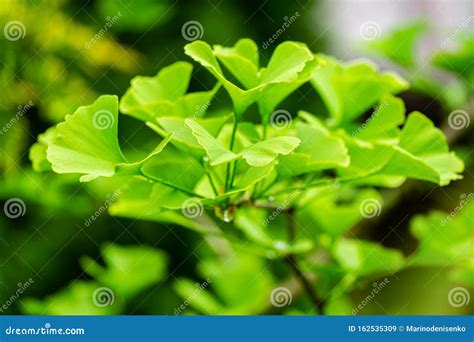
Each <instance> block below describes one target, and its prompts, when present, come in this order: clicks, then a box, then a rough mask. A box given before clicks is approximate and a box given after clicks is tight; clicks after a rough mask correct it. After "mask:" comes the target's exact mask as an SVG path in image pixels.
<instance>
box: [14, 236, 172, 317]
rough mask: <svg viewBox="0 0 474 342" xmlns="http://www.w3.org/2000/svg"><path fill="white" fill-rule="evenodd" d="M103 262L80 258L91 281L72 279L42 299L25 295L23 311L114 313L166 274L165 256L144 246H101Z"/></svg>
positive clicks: (43, 312)
mask: <svg viewBox="0 0 474 342" xmlns="http://www.w3.org/2000/svg"><path fill="white" fill-rule="evenodd" d="M101 255H102V258H103V259H104V262H105V266H102V265H100V264H98V263H97V262H96V261H95V260H93V259H91V258H89V257H83V258H82V259H81V265H82V268H83V270H84V273H85V274H87V275H90V276H91V277H93V278H94V280H91V281H84V280H76V281H74V282H73V283H71V284H70V285H69V286H68V287H66V288H64V289H62V290H61V291H59V292H57V293H55V294H53V295H51V296H49V297H47V298H45V299H43V300H38V299H33V298H25V299H24V300H22V306H23V311H24V312H25V313H28V314H33V315H72V314H74V315H118V314H121V313H124V312H125V308H126V305H127V303H129V302H130V301H131V300H132V299H133V298H134V297H136V296H137V295H139V294H140V293H141V292H142V291H144V290H145V289H147V288H149V287H150V286H151V285H153V284H156V283H157V282H159V281H160V280H162V279H163V278H165V276H166V272H167V257H166V255H165V254H164V253H163V252H162V251H160V250H157V249H155V248H151V247H145V246H140V247H139V246H119V245H115V244H106V245H104V246H103V247H102V253H101Z"/></svg>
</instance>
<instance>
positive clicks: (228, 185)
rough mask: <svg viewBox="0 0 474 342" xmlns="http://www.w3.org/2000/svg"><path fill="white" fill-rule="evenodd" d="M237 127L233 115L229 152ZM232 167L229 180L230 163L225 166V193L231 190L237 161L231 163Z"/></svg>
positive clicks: (232, 146)
mask: <svg viewBox="0 0 474 342" xmlns="http://www.w3.org/2000/svg"><path fill="white" fill-rule="evenodd" d="M237 125H238V120H237V115H236V114H234V124H233V126H232V134H231V136H230V146H229V149H230V150H231V151H232V150H233V149H234V143H235V135H236V133H237ZM232 167H233V171H232V178H231V170H230V168H231V163H228V164H227V169H226V176H225V192H227V191H228V190H229V189H230V188H232V183H233V181H234V177H235V172H236V167H237V161H234V162H233V163H232Z"/></svg>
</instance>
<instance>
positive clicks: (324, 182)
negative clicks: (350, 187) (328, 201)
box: [262, 169, 379, 196]
mask: <svg viewBox="0 0 474 342" xmlns="http://www.w3.org/2000/svg"><path fill="white" fill-rule="evenodd" d="M378 171H379V169H377V170H375V171H370V172H367V173H364V174H360V175H354V176H347V177H335V178H326V179H320V180H318V181H316V182H312V183H308V184H304V185H300V186H295V187H292V188H286V189H282V190H279V191H276V192H273V193H271V194H269V195H267V196H277V195H281V194H284V193H287V192H292V191H302V190H306V189H309V188H312V187H316V186H321V185H329V184H333V183H347V182H351V181H354V180H359V179H364V178H367V177H369V176H371V175H374V174H376V173H377V172H378ZM264 195H265V194H264V193H262V196H264Z"/></svg>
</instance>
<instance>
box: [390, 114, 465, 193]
mask: <svg viewBox="0 0 474 342" xmlns="http://www.w3.org/2000/svg"><path fill="white" fill-rule="evenodd" d="M393 149H394V151H395V153H394V155H393V157H392V158H391V159H390V162H389V163H388V164H387V165H386V166H385V167H384V168H383V170H382V171H381V172H382V173H387V174H397V173H398V174H401V175H405V176H408V177H412V178H417V179H422V180H428V181H432V182H435V183H438V184H440V185H446V184H449V183H450V182H451V181H452V180H456V179H460V178H462V176H461V175H460V173H461V172H462V171H463V170H464V165H463V163H462V161H461V160H460V159H459V158H458V157H457V156H456V155H455V154H454V152H449V147H448V144H447V142H446V138H445V137H444V135H443V133H442V132H441V131H440V130H439V129H438V128H436V127H435V126H434V125H433V123H432V122H431V121H430V120H429V119H428V118H427V117H426V116H424V115H423V114H421V113H418V112H414V113H412V114H410V116H409V117H408V119H407V121H406V123H405V126H404V127H403V130H402V133H401V137H400V142H399V144H398V145H396V146H394V147H393Z"/></svg>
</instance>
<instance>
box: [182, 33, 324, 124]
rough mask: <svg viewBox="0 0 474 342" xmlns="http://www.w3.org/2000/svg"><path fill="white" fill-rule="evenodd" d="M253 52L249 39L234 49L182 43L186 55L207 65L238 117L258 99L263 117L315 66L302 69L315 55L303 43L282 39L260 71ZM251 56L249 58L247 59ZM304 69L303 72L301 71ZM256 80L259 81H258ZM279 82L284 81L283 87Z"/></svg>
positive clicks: (306, 76)
mask: <svg viewBox="0 0 474 342" xmlns="http://www.w3.org/2000/svg"><path fill="white" fill-rule="evenodd" d="M255 51H256V50H255V48H251V47H250V45H249V43H248V42H246V43H245V42H244V43H240V44H236V46H234V47H233V48H223V47H221V46H216V47H215V51H213V50H212V48H211V47H210V46H209V45H208V44H206V43H204V42H202V41H195V42H192V43H190V44H188V45H186V46H185V53H186V54H187V55H189V56H190V57H191V58H193V59H194V60H195V61H197V62H199V63H200V64H201V65H202V66H204V67H205V68H207V69H208V70H209V71H210V72H211V73H212V74H213V75H214V76H215V77H216V78H217V79H218V80H219V81H220V82H222V84H223V85H224V88H226V90H227V91H228V93H229V95H230V97H231V98H232V101H233V103H234V109H235V112H236V115H237V117H239V118H240V116H241V115H242V114H243V112H244V111H245V109H247V108H248V106H250V105H251V104H252V103H253V102H255V101H257V100H260V102H261V104H260V106H261V108H262V109H264V110H265V114H264V116H268V115H269V113H270V112H271V110H272V109H273V108H274V107H275V106H276V105H277V104H278V103H279V102H280V101H281V100H283V99H284V98H285V97H286V96H287V95H288V94H289V93H290V92H291V91H294V90H295V89H296V88H297V87H298V86H299V85H301V84H302V83H303V82H304V81H305V80H306V79H309V75H310V73H311V71H312V69H313V68H314V67H315V65H316V64H315V63H311V64H310V66H311V67H308V68H306V69H305V67H306V65H307V63H309V62H312V61H313V60H314V56H313V54H312V53H311V51H310V50H309V49H308V48H307V47H306V45H304V44H302V43H297V42H284V43H282V44H280V45H279V46H278V47H277V48H276V49H275V51H274V53H273V55H272V57H271V58H270V61H269V63H268V66H267V68H262V69H260V70H257V66H256V64H255V63H254V62H255ZM216 56H217V57H218V58H219V59H220V60H221V61H222V63H223V64H224V65H225V66H226V67H227V69H229V71H230V72H231V73H232V74H233V75H234V76H235V77H236V78H237V79H238V80H239V81H240V82H241V83H242V84H243V85H244V86H246V88H248V89H247V90H244V89H242V88H240V87H238V86H236V85H235V84H233V83H232V82H231V81H229V80H227V78H226V77H225V75H224V73H223V72H222V70H221V68H220V65H219V63H218V60H217V58H216ZM250 57H251V59H249V58H250ZM304 70H305V72H303V71H304ZM257 81H259V82H258V83H257ZM281 83H285V85H286V86H283V85H281ZM292 83H294V84H292ZM279 85H280V86H279ZM278 86H279V87H278ZM273 87H277V88H275V89H274V91H272V93H271V94H269V95H265V92H266V91H271V89H273Z"/></svg>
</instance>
